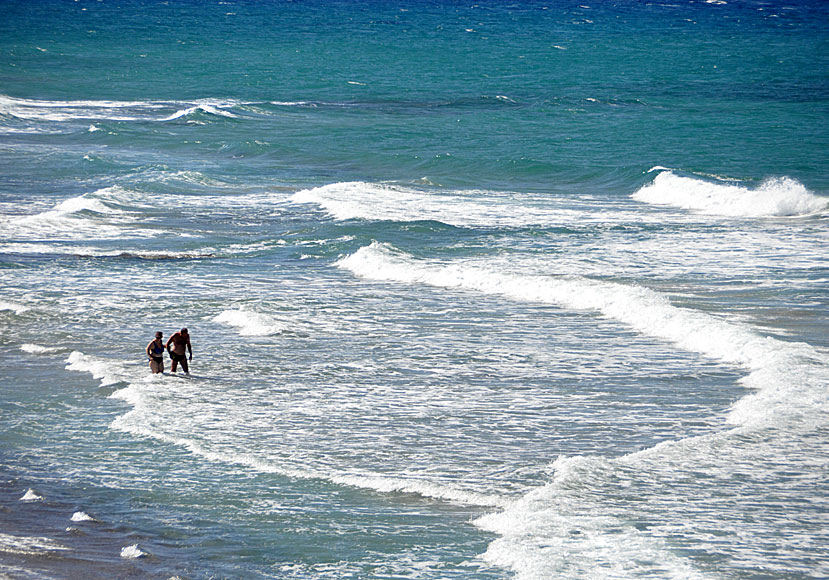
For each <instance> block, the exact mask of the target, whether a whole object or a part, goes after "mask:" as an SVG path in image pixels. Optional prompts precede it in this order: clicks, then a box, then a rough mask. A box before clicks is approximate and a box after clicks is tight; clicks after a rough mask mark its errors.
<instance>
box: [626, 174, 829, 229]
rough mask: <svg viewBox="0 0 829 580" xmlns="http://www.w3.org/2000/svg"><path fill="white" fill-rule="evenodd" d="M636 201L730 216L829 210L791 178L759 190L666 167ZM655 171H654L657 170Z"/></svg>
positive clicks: (766, 183) (769, 182)
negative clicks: (689, 175)
mask: <svg viewBox="0 0 829 580" xmlns="http://www.w3.org/2000/svg"><path fill="white" fill-rule="evenodd" d="M657 169H658V170H660V171H661V172H660V173H659V174H658V175H657V176H656V177H655V178H654V180H653V181H652V182H651V183H649V184H648V185H645V186H644V187H642V188H641V189H639V190H638V191H637V192H636V193H634V194H633V196H632V197H633V199H635V200H637V201H641V202H644V203H649V204H653V205H669V206H673V207H678V208H682V209H689V210H694V211H698V212H701V213H705V214H711V215H721V216H728V217H789V216H804V215H811V214H815V213H820V212H824V211H827V210H829V199H826V198H825V197H820V196H817V195H815V194H813V193H811V192H810V191H809V190H807V189H806V187H805V186H804V185H803V184H802V183H800V182H799V181H797V180H796V179H792V178H790V177H778V178H772V179H767V180H766V181H764V182H763V183H762V184H760V186H759V187H757V188H756V189H749V188H747V187H743V186H740V185H733V184H727V183H713V182H710V181H705V180H702V179H696V178H693V177H684V176H681V175H676V174H675V173H673V172H672V171H670V170H665V168H661V167H660V168H654V169H653V170H657ZM653 170H652V171H653Z"/></svg>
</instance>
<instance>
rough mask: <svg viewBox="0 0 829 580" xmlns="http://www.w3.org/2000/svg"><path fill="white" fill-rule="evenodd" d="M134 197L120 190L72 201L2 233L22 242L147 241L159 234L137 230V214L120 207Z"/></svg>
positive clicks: (8, 224) (7, 226) (17, 222)
mask: <svg viewBox="0 0 829 580" xmlns="http://www.w3.org/2000/svg"><path fill="white" fill-rule="evenodd" d="M131 196H132V193H131V192H128V191H127V190H125V189H123V188H120V187H108V188H104V189H100V190H97V191H95V192H91V193H85V194H82V195H78V196H75V197H70V198H68V199H65V200H63V201H61V202H59V203H57V204H56V205H55V206H54V207H53V208H52V209H49V210H46V211H43V212H40V213H37V214H33V215H28V216H23V217H19V218H14V219H11V220H8V221H7V222H6V223H4V224H3V225H2V226H0V232H3V233H5V234H6V235H7V236H9V237H14V238H17V239H21V240H30V239H33V238H34V239H37V240H39V241H40V240H43V239H50V240H53V239H72V240H75V239H83V240H89V239H111V238H135V237H140V238H146V237H152V236H156V235H158V234H159V233H160V232H158V231H156V230H148V229H145V228H140V227H136V224H137V218H136V217H135V215H134V212H131V211H127V210H125V209H121V208H120V207H117V206H118V205H119V204H121V203H123V202H124V201H128V200H129V199H130V197H131Z"/></svg>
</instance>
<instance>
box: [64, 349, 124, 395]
mask: <svg viewBox="0 0 829 580" xmlns="http://www.w3.org/2000/svg"><path fill="white" fill-rule="evenodd" d="M66 370H69V371H78V372H85V373H89V374H91V375H92V378H95V379H99V380H100V381H101V386H102V387H104V386H107V385H114V384H116V383H120V382H124V381H126V380H128V379H129V378H130V373H128V372H127V370H126V369H125V368H124V366H123V364H122V363H119V362H117V361H111V360H105V359H101V358H98V357H94V356H91V355H87V354H84V353H82V352H80V351H77V350H75V351H72V352H71V353H70V354H69V357H68V358H67V359H66Z"/></svg>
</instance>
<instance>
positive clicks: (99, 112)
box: [0, 95, 237, 130]
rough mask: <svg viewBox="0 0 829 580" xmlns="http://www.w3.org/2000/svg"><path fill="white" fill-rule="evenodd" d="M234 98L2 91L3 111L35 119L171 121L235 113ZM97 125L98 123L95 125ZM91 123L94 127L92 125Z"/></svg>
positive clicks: (230, 115) (1, 111)
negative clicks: (70, 97)
mask: <svg viewBox="0 0 829 580" xmlns="http://www.w3.org/2000/svg"><path fill="white" fill-rule="evenodd" d="M236 104H237V103H236V102H233V101H216V100H208V99H203V100H195V101H190V102H185V101H105V100H100V101H96V100H78V101H58V100H54V101H52V100H37V99H19V98H15V97H9V96H6V95H0V114H5V115H9V116H12V117H16V118H18V119H24V120H32V121H55V122H66V121H75V120H81V121H89V120H99V121H171V120H173V119H178V118H181V117H184V116H187V115H191V114H192V113H195V112H196V111H202V112H205V113H208V114H211V115H218V116H222V117H235V116H236V115H234V114H233V113H232V112H230V111H227V110H226V109H227V108H230V107H233V106H235V105H236ZM171 108H175V109H176V111H175V112H174V113H172V114H169V115H165V116H163V117H161V118H159V117H158V115H159V111H160V110H162V111H163V110H165V109H167V110H169V109H171ZM92 127H94V125H93V126H92ZM92 127H90V130H91V129H92Z"/></svg>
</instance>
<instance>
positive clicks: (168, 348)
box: [164, 336, 173, 352]
mask: <svg viewBox="0 0 829 580" xmlns="http://www.w3.org/2000/svg"><path fill="white" fill-rule="evenodd" d="M171 342H173V337H172V336H171V337H170V338H168V339H167V344H165V345H164V348H165V349H166V350H167V352H170V343H171Z"/></svg>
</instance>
